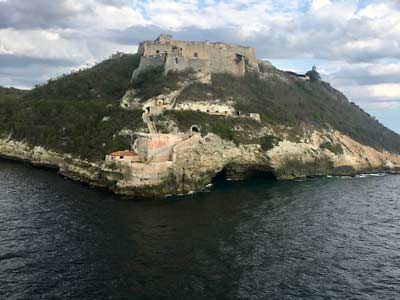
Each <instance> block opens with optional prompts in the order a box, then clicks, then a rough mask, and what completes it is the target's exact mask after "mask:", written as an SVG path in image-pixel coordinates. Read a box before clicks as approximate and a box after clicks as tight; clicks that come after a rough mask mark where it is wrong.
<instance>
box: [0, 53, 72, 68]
mask: <svg viewBox="0 0 400 300" xmlns="http://www.w3.org/2000/svg"><path fill="white" fill-rule="evenodd" d="M75 64H76V62H73V61H70V60H66V59H42V58H32V57H29V56H16V55H1V54H0V66H1V67H2V68H26V67H28V66H32V65H41V66H60V67H72V66H74V65H75Z"/></svg>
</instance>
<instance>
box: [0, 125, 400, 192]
mask: <svg viewBox="0 0 400 300" xmlns="http://www.w3.org/2000/svg"><path fill="white" fill-rule="evenodd" d="M324 143H330V144H332V145H339V146H340V149H341V151H340V153H334V152H332V151H333V150H332V149H328V148H324V147H321V145H324ZM0 155H1V156H2V157H5V158H10V159H17V160H21V161H26V162H29V163H31V164H33V165H36V166H45V167H51V168H55V169H57V170H58V171H59V173H60V174H61V175H63V176H65V177H68V178H70V179H73V180H75V181H80V182H84V183H88V184H90V185H93V186H97V187H103V188H107V189H109V190H111V191H113V192H114V193H116V194H118V195H124V196H130V197H163V196H167V195H172V194H187V193H190V192H192V191H199V190H201V189H203V188H204V187H205V186H207V185H208V184H210V183H211V182H212V179H213V178H214V177H215V176H216V174H218V173H219V172H221V171H223V170H225V171H226V174H227V176H228V178H230V179H236V180H237V179H244V178H246V177H248V176H249V175H251V174H252V173H253V172H254V171H257V172H265V173H270V174H271V175H273V176H275V178H276V179H278V180H289V179H296V178H305V177H315V176H326V175H356V174H360V173H376V172H391V173H398V172H400V155H395V154H391V153H388V152H385V151H378V150H376V149H373V148H371V147H368V146H365V145H361V144H360V143H358V142H356V141H354V140H352V139H351V138H349V137H348V136H345V135H343V134H341V133H340V132H337V131H325V132H318V131H314V132H312V133H311V134H310V136H309V137H307V138H304V139H303V140H302V141H300V142H291V141H289V140H287V139H283V140H282V141H280V142H279V143H278V144H277V145H275V147H273V148H272V149H270V150H268V151H264V150H263V149H262V148H261V146H260V145H257V144H250V145H236V144H235V143H233V142H230V141H226V140H223V139H221V138H220V137H219V136H217V135H215V134H208V135H206V136H201V135H200V134H194V135H192V136H191V137H189V138H188V139H186V140H184V141H183V142H180V143H178V144H176V145H175V146H174V147H173V149H172V158H171V160H170V161H165V162H146V163H134V164H132V165H122V164H115V165H113V166H110V165H106V164H105V163H104V162H98V163H94V162H89V161H86V160H81V159H78V158H74V157H72V156H71V155H67V154H60V153H56V152H53V151H50V150H47V149H44V148H43V147H40V146H37V147H30V146H29V145H27V144H25V143H23V142H17V141H13V140H11V139H2V140H0Z"/></svg>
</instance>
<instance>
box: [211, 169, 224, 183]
mask: <svg viewBox="0 0 400 300" xmlns="http://www.w3.org/2000/svg"><path fill="white" fill-rule="evenodd" d="M226 179H227V172H226V169H225V168H224V169H222V170H221V171H219V172H218V173H217V174H216V175H215V176H214V177H213V179H212V181H211V183H212V184H213V185H219V184H223V183H225V182H226Z"/></svg>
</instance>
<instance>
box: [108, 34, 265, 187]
mask: <svg viewBox="0 0 400 300" xmlns="http://www.w3.org/2000/svg"><path fill="white" fill-rule="evenodd" d="M138 54H139V55H140V56H141V60H140V64H139V67H138V68H137V69H136V70H134V72H133V74H132V80H135V79H136V78H137V77H138V76H139V75H140V73H141V72H143V71H145V70H146V69H149V68H153V67H160V68H162V69H163V70H164V73H165V74H167V73H168V72H171V71H177V72H179V71H184V70H187V69H192V70H193V71H194V73H196V74H197V75H196V78H197V79H196V80H197V81H199V82H201V83H204V84H208V83H209V82H210V81H211V74H213V73H229V74H233V75H236V76H244V75H245V73H246V72H248V71H255V72H260V69H259V64H260V63H261V64H262V62H260V61H257V59H256V56H255V50H254V49H253V48H250V47H243V46H238V45H232V44H225V43H211V42H186V41H175V40H174V39H173V38H172V36H171V35H165V34H161V35H160V36H159V37H158V38H157V39H156V40H154V41H145V42H142V43H141V44H140V46H139V48H138ZM185 86H186V85H185V84H184V83H183V84H182V87H181V88H180V89H179V90H177V91H171V92H170V93H169V94H162V95H159V96H157V97H155V98H151V99H148V100H147V101H145V102H141V101H140V99H136V98H135V91H134V90H128V91H127V93H126V95H125V96H124V97H123V98H122V99H121V107H122V108H124V109H138V108H141V109H142V110H143V115H142V119H143V122H144V124H145V125H146V126H147V128H148V132H149V133H143V132H141V133H135V135H136V139H135V142H134V143H133V145H132V148H131V149H130V150H124V151H117V152H114V153H110V154H109V155H107V156H106V159H105V162H106V165H108V166H112V165H114V166H116V167H123V168H125V169H127V170H129V171H128V172H129V174H130V178H131V179H130V181H131V183H133V182H134V183H135V184H154V183H156V182H158V181H160V180H162V179H163V178H166V177H167V176H169V172H170V168H171V167H172V166H173V165H174V164H175V163H176V161H177V160H179V153H182V152H185V151H189V152H191V149H194V148H196V145H197V144H198V143H199V142H200V141H201V139H202V137H201V134H200V129H199V128H198V127H197V125H193V126H192V129H191V130H190V132H187V133H177V134H162V133H159V132H158V130H157V128H156V125H155V123H154V122H153V121H152V120H151V116H154V115H161V114H163V111H165V110H189V111H199V112H203V113H208V114H214V115H224V116H229V117H245V118H252V119H255V120H256V121H261V119H260V115H259V114H258V113H251V114H244V115H242V114H241V113H240V112H239V111H237V110H235V108H234V106H233V103H230V102H228V103H222V102H220V100H218V99H215V100H212V101H196V102H191V101H185V102H182V103H176V98H177V97H178V96H179V94H180V92H181V91H182V90H183V89H184V88H185ZM183 149H186V150H185V151H183Z"/></svg>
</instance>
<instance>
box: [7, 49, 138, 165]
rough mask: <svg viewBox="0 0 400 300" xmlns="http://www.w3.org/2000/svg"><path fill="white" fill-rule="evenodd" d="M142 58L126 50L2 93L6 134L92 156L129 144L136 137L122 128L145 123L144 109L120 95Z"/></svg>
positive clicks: (67, 151)
mask: <svg viewBox="0 0 400 300" xmlns="http://www.w3.org/2000/svg"><path fill="white" fill-rule="evenodd" d="M137 64H138V58H137V56H136V55H123V56H121V57H119V58H115V59H109V60H106V61H104V62H102V63H100V64H98V65H96V66H95V67H93V68H91V69H87V70H82V71H79V72H74V73H72V74H69V75H64V76H62V77H61V78H59V79H57V80H49V82H48V83H47V84H45V85H42V86H40V87H37V88H35V89H33V90H32V91H27V92H24V91H18V90H17V91H18V92H16V91H14V96H13V97H6V96H4V94H3V93H1V94H0V124H1V125H0V135H1V137H8V136H9V135H10V134H11V137H12V138H13V139H16V140H20V141H25V142H27V143H29V144H30V145H41V146H45V147H46V148H47V149H51V150H54V151H57V152H60V153H71V154H74V155H76V156H80V157H82V158H86V159H89V160H100V159H104V155H105V154H107V153H110V152H112V151H115V150H121V149H128V148H129V145H130V137H126V136H119V135H118V133H119V132H120V131H121V129H123V128H129V129H133V130H134V129H137V128H139V127H141V126H143V123H142V120H141V111H125V110H123V109H121V108H119V102H118V100H119V99H120V97H121V96H122V95H123V94H124V93H125V91H126V89H127V87H128V86H129V84H130V82H129V79H130V75H131V73H132V70H133V69H134V68H135V67H137ZM2 90H3V89H2ZM0 91H1V90H0ZM104 117H109V120H108V121H105V120H107V118H105V119H104Z"/></svg>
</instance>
